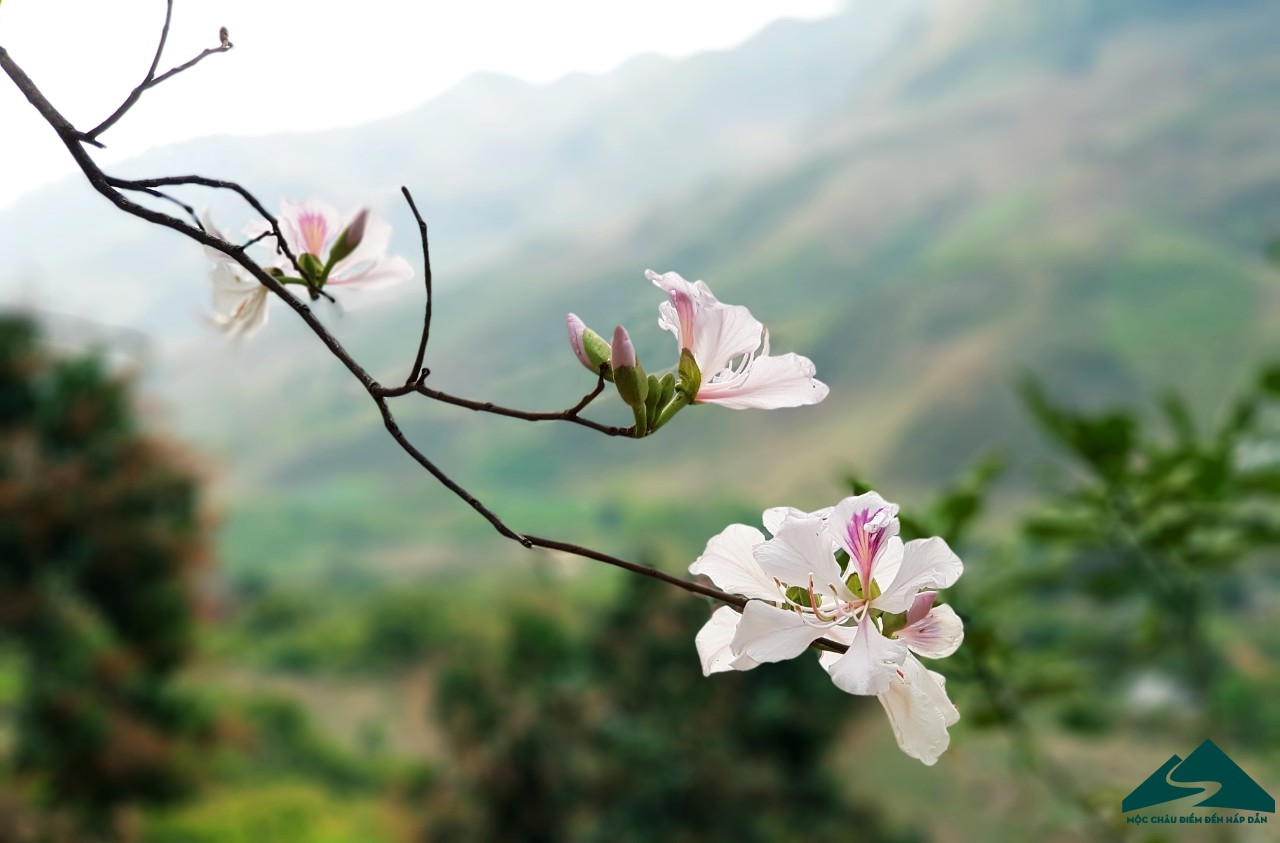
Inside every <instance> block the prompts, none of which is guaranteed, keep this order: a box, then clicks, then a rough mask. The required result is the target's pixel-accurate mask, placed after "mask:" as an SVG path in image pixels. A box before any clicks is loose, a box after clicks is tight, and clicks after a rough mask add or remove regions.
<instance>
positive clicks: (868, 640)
mask: <svg viewBox="0 0 1280 843" xmlns="http://www.w3.org/2000/svg"><path fill="white" fill-rule="evenodd" d="M906 658H907V645H906V644H904V643H903V642H901V641H894V640H892V639H889V638H885V637H884V635H882V634H881V633H880V630H879V629H877V628H876V625H875V624H874V623H872V622H871V616H870V614H869V613H868V614H867V615H864V616H863V618H862V622H861V623H859V624H858V634H857V635H856V636H855V637H854V639H853V643H851V644H850V645H849V651H848V652H847V653H845V654H844V655H843V656H841V657H840V658H839V659H837V660H836V662H835V664H833V665H832V667H831V670H830V671H829V672H830V673H831V681H832V682H834V683H836V687H838V688H840V690H842V691H845V692H847V693H850V694H858V695H862V696H866V695H871V694H883V693H884V692H885V691H886V690H888V688H889V683H890V680H892V679H893V678H894V677H895V676H897V675H898V665H900V664H902V662H903V660H905V659H906Z"/></svg>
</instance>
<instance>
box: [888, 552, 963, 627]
mask: <svg viewBox="0 0 1280 843" xmlns="http://www.w3.org/2000/svg"><path fill="white" fill-rule="evenodd" d="M962 573H964V565H963V563H961V562H960V557H958V556H956V555H955V554H954V553H953V552H952V551H951V548H950V547H947V543H946V542H945V541H943V540H942V539H940V538H938V537H937V536H934V537H933V538H929V539H916V540H915V541H909V542H907V543H906V545H905V546H904V547H903V554H902V565H901V567H899V568H898V573H897V576H895V577H894V578H893V582H892V584H891V585H890V586H889V587H888V588H886V589H884V593H883V594H881V595H880V596H879V597H878V598H876V600H875V602H874V603H873V605H874V606H875V607H876V608H877V609H881V610H883V611H886V612H889V613H895V612H905V611H906V610H907V607H908V606H910V605H911V603H912V602H913V601H914V600H915V597H916V594H917V593H919V592H920V591H921V590H923V589H935V588H947V587H949V586H952V585H954V584H955V581H956V580H958V579H960V575H961V574H962Z"/></svg>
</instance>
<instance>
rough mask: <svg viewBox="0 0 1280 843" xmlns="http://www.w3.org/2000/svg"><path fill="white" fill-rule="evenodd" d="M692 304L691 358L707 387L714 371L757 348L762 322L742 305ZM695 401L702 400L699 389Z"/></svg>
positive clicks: (725, 366) (721, 369)
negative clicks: (693, 309)
mask: <svg viewBox="0 0 1280 843" xmlns="http://www.w3.org/2000/svg"><path fill="white" fill-rule="evenodd" d="M695 307H696V309H695V311H694V323H693V324H694V328H693V330H694V337H693V359H694V360H696V361H697V362H698V368H699V369H701V370H702V380H703V385H704V386H706V385H707V382H708V381H709V380H711V379H712V377H713V376H714V375H715V374H716V373H717V372H720V371H723V370H724V369H727V368H728V367H729V363H730V362H731V361H733V360H735V359H736V358H739V357H741V356H743V355H744V354H751V353H752V352H754V351H755V350H756V349H758V348H759V347H760V340H761V337H762V336H763V334H764V325H762V324H760V322H759V320H757V319H756V318H755V317H754V316H752V315H751V311H749V310H747V309H746V308H745V307H739V306H737V305H727V304H716V305H711V306H707V307H698V306H696V305H695ZM810 374H812V373H810ZM698 400H699V401H701V400H703V399H702V392H701V391H699V392H698Z"/></svg>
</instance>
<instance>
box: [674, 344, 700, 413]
mask: <svg viewBox="0 0 1280 843" xmlns="http://www.w3.org/2000/svg"><path fill="white" fill-rule="evenodd" d="M676 371H677V372H678V373H679V375H680V380H679V381H678V382H677V383H676V389H677V390H678V391H679V392H680V393H682V394H683V395H684V396H685V403H686V404H692V403H693V400H694V399H695V398H697V397H698V390H699V389H701V388H702V370H701V369H699V368H698V361H696V360H694V359H693V352H692V351H690V350H689V349H687V348H685V349H681V351H680V365H679V366H677V367H676Z"/></svg>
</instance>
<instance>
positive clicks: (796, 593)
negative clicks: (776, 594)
mask: <svg viewBox="0 0 1280 843" xmlns="http://www.w3.org/2000/svg"><path fill="white" fill-rule="evenodd" d="M787 599H788V600H790V601H791V602H792V603H795V604H796V605H797V606H804V607H805V608H806V609H812V608H813V602H812V601H811V600H810V599H809V589H807V588H801V587H800V586H798V585H793V586H791V587H789V588H788V589H787Z"/></svg>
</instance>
